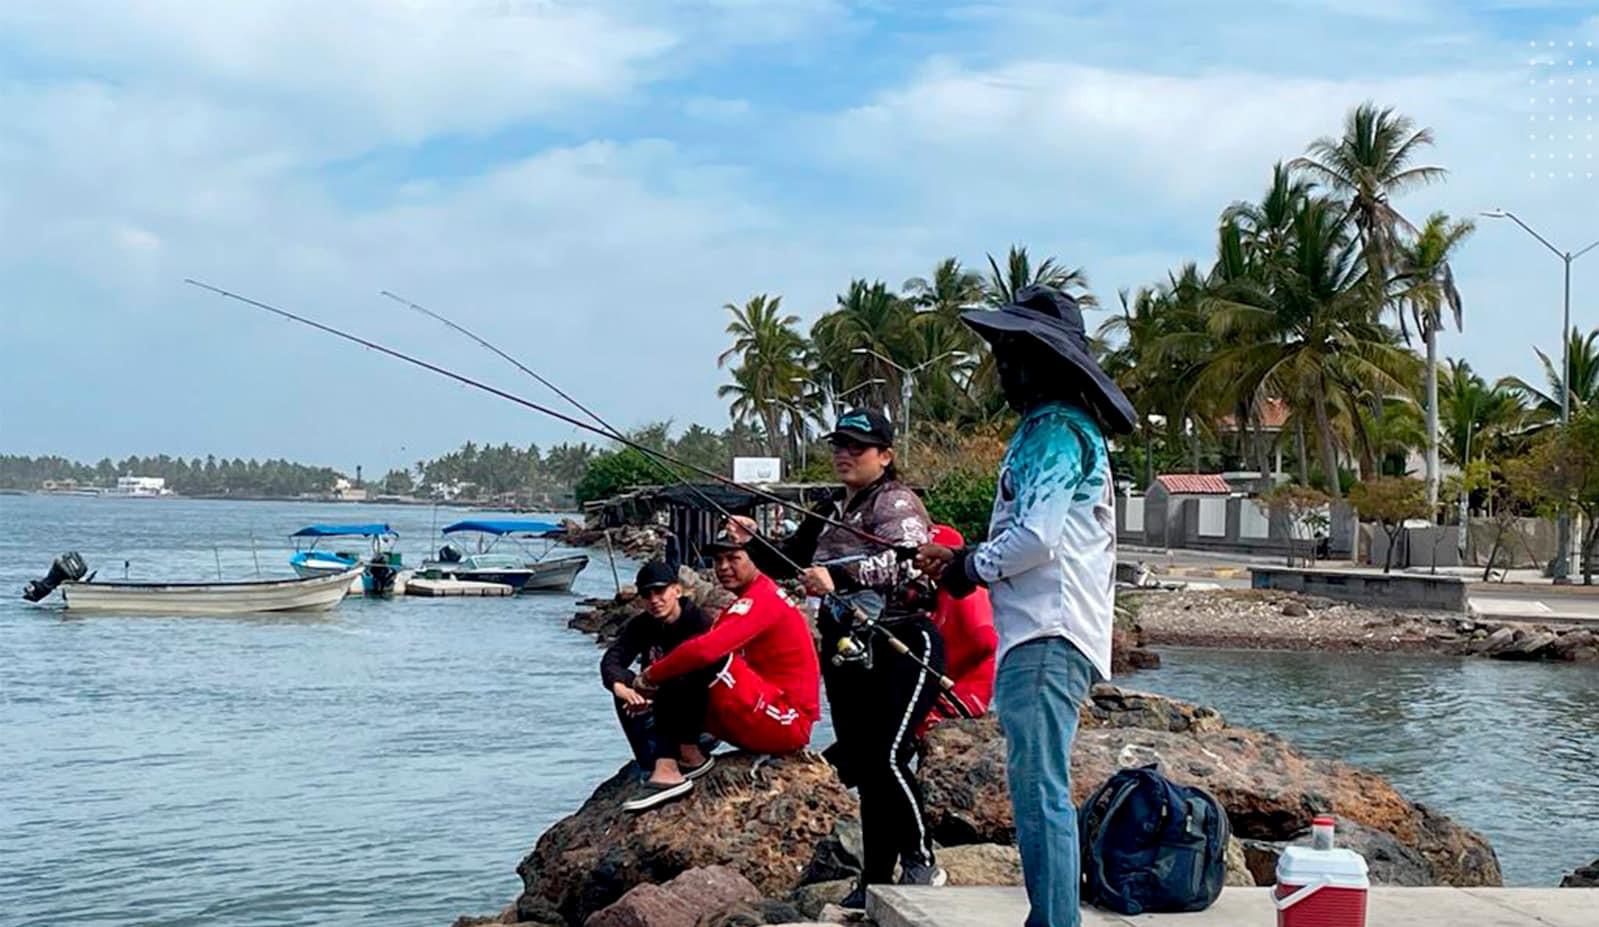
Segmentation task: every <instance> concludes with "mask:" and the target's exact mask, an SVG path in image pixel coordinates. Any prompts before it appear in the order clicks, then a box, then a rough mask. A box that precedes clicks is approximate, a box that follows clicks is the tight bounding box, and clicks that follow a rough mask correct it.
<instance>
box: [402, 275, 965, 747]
mask: <svg viewBox="0 0 1599 927" xmlns="http://www.w3.org/2000/svg"><path fill="white" fill-rule="evenodd" d="M382 295H383V296H386V297H388V298H389V299H392V300H394V301H395V302H397V303H400V304H401V305H404V306H407V307H409V308H411V309H414V310H416V311H417V312H420V313H422V314H423V315H425V316H427V317H428V318H430V319H434V320H435V321H437V322H440V323H442V324H443V325H444V326H446V327H447V328H449V329H450V330H451V331H454V332H458V333H459V334H461V335H464V336H465V337H467V338H470V339H471V340H473V341H475V342H477V344H479V345H480V346H482V347H483V348H485V349H486V350H488V351H491V352H493V353H494V354H495V355H496V356H498V357H499V358H501V359H502V360H504V361H506V362H507V363H509V364H511V365H512V366H513V367H515V368H516V369H518V370H520V371H522V372H523V373H525V374H527V375H528V376H530V377H532V378H533V379H534V380H537V381H538V382H539V383H540V384H542V385H543V386H545V387H546V388H548V389H549V390H550V391H551V392H553V393H555V394H556V395H557V396H560V397H561V398H562V399H564V400H566V401H567V402H568V403H570V404H571V405H572V406H573V407H574V408H576V409H578V410H579V411H581V412H582V413H583V414H585V415H587V416H588V417H589V418H591V419H593V420H594V422H595V424H597V425H598V426H600V427H601V428H603V429H605V431H606V432H608V433H609V434H610V435H611V437H612V438H614V439H622V434H621V431H620V429H618V428H616V426H614V425H612V424H610V423H609V422H607V421H606V420H605V419H603V418H601V417H600V415H599V413H598V412H595V411H594V410H593V409H590V408H589V407H588V406H585V405H584V404H583V403H581V402H579V401H578V400H577V399H576V398H575V397H573V396H572V395H571V394H570V393H568V392H566V391H565V390H563V389H561V388H560V387H558V386H556V385H555V384H554V383H551V382H550V381H549V380H547V379H545V378H544V377H543V376H540V375H539V374H538V373H536V372H535V371H534V370H532V369H531V368H530V367H528V366H527V365H526V364H524V363H522V362H521V361H519V360H517V359H516V358H515V357H513V356H511V355H510V354H508V353H506V352H505V351H503V350H501V349H500V348H499V347H498V346H496V345H495V344H493V343H492V342H490V341H489V340H488V339H486V338H484V337H482V336H481V335H478V334H477V333H475V332H473V331H472V330H470V329H468V328H467V327H466V326H464V325H460V324H457V323H456V322H453V321H451V320H450V319H448V318H446V317H445V316H443V315H441V314H439V313H437V312H434V311H433V310H431V309H429V308H427V307H426V306H423V305H421V304H420V303H416V302H413V301H412V300H409V299H406V298H404V297H402V296H400V295H398V294H396V293H394V292H392V291H390V290H383V291H382ZM642 450H644V451H645V456H646V459H648V460H649V461H650V462H651V463H652V464H654V465H655V467H656V468H657V469H658V470H660V471H661V472H662V473H665V474H666V475H667V477H668V478H670V479H672V480H674V481H675V482H677V483H678V484H680V485H682V486H683V487H684V488H685V489H688V490H689V491H690V492H692V493H694V494H695V495H696V496H698V497H699V498H700V499H701V501H703V502H704V503H705V504H706V505H707V506H709V507H710V508H711V509H712V510H713V511H715V512H716V513H717V514H719V515H721V516H722V517H723V518H725V519H728V520H730V521H731V520H732V519H733V517H734V516H733V513H732V512H730V511H728V510H727V508H726V507H725V506H723V505H722V504H721V503H719V502H717V501H716V500H715V499H713V498H711V497H710V495H708V494H707V493H705V492H704V491H703V490H701V489H700V488H699V487H698V486H696V485H694V484H693V483H691V482H689V481H688V480H687V479H685V478H684V477H683V475H682V474H681V473H679V472H677V471H676V470H673V469H672V468H671V467H669V466H667V463H678V461H675V460H673V458H671V457H670V456H668V455H666V454H663V453H660V452H658V451H655V450H654V449H652V448H647V447H644V448H642ZM734 485H738V484H734ZM741 488H748V487H741ZM751 491H752V492H753V491H755V490H753V489H751ZM771 498H774V499H775V498H777V497H775V496H774V497H771ZM807 514H815V513H810V512H807ZM817 517H822V516H819V515H818V516H817ZM824 520H826V519H824ZM845 527H850V526H845ZM855 533H856V534H858V535H860V536H861V537H862V538H864V539H866V540H870V541H877V539H876V538H875V537H874V536H873V535H870V534H868V533H867V532H865V531H861V530H856V532H855ZM750 536H751V539H753V540H758V541H760V542H761V543H762V544H764V545H765V546H766V547H767V549H769V550H770V551H771V552H772V553H773V554H774V555H776V556H777V557H778V558H779V559H781V560H782V561H783V562H784V563H785V564H787V565H788V566H789V567H790V568H791V569H793V570H794V572H795V573H796V574H799V573H803V572H804V567H802V566H800V564H799V563H798V561H796V560H795V559H794V558H792V557H790V556H789V555H788V554H787V553H785V552H784V551H783V549H782V548H781V547H779V546H778V545H776V544H774V543H772V542H771V541H770V540H768V539H766V538H764V537H761V536H760V535H759V534H756V533H755V532H753V531H751V532H750ZM878 542H879V543H881V542H880V541H878ZM884 546H888V547H892V545H887V544H885V545H884ZM864 559H866V557H865V555H855V556H853V557H845V558H841V559H840V560H836V561H831V562H829V563H828V564H818V565H826V566H833V565H839V566H841V565H843V564H844V563H845V562H849V561H859V560H864ZM830 598H831V599H832V601H834V602H836V603H837V604H839V605H841V606H843V607H844V608H846V609H848V610H849V611H850V612H851V613H852V615H853V616H854V618H855V622H856V626H857V627H858V628H860V629H861V630H863V631H866V632H868V633H874V632H875V633H879V634H881V635H882V636H883V639H884V640H885V641H887V643H888V645H889V648H890V649H892V650H894V651H896V652H897V653H899V654H901V655H903V656H904V657H906V658H907V659H909V660H910V661H911V662H912V663H915V664H916V665H917V666H918V667H920V668H921V670H922V671H923V672H925V673H927V674H928V675H930V676H932V677H933V678H934V679H935V680H937V682H938V685H939V687H940V688H942V689H943V690H944V691H945V692H946V693H948V695H949V697H950V701H951V702H953V703H954V705H955V707H956V710H957V711H958V712H959V713H960V714H962V715H963V716H965V717H968V718H970V717H974V715H972V713H971V710H970V708H968V707H967V705H966V703H965V702H964V701H962V700H961V698H960V696H959V695H957V694H956V693H955V683H954V680H952V679H950V678H949V677H948V676H945V675H944V674H943V673H941V672H939V671H938V670H937V669H935V668H934V667H933V666H932V664H930V663H928V662H927V661H926V660H924V659H923V658H922V657H920V656H918V655H917V654H916V653H915V652H914V651H912V650H911V649H910V647H909V646H907V645H906V644H905V642H904V641H902V640H900V639H899V637H898V636H896V635H895V634H894V633H893V632H891V631H889V630H887V629H886V628H883V627H882V626H881V625H880V624H879V621H878V619H876V618H874V617H872V616H871V615H868V614H867V613H866V610H865V609H864V608H862V607H861V606H860V605H859V604H857V603H854V602H850V601H847V600H845V599H843V598H841V597H839V596H837V595H834V596H831V597H830ZM864 658H865V648H863V647H862V646H861V645H860V644H859V643H858V642H857V641H855V640H854V637H853V636H852V635H848V636H845V637H844V638H843V639H841V640H840V641H839V653H837V654H835V655H834V656H833V658H832V659H833V662H834V664H835V665H839V664H842V663H844V662H848V661H851V660H861V659H864Z"/></svg>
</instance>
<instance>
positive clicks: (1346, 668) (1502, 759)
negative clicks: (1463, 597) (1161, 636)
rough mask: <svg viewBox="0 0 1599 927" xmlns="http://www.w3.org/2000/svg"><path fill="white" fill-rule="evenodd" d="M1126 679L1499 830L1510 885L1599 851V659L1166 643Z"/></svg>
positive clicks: (1554, 874) (1545, 879) (1542, 878)
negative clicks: (1151, 665)
mask: <svg viewBox="0 0 1599 927" xmlns="http://www.w3.org/2000/svg"><path fill="white" fill-rule="evenodd" d="M1161 654H1162V657H1163V658H1164V665H1163V666H1162V667H1161V668H1160V669H1158V670H1154V671H1151V672H1147V673H1140V674H1138V675H1137V676H1134V677H1129V678H1128V679H1127V680H1126V682H1127V684H1128V685H1131V686H1133V687H1136V688H1143V689H1151V690H1154V691H1158V692H1163V693H1166V694H1169V695H1173V696H1177V697H1179V698H1183V699H1187V700H1190V701H1196V702H1201V703H1204V704H1207V705H1214V706H1216V707H1217V708H1219V709H1221V711H1222V713H1223V714H1224V715H1225V716H1226V717H1227V718H1228V720H1229V721H1231V722H1233V723H1235V724H1242V725H1246V726H1249V727H1258V728H1263V729H1265V730H1269V731H1275V732H1277V733H1279V734H1282V735H1284V736H1285V737H1288V738H1289V739H1291V740H1292V741H1294V743H1295V744H1296V745H1297V746H1299V747H1300V748H1301V749H1303V750H1305V751H1306V752H1308V753H1311V754H1315V755H1320V756H1327V757H1334V758H1338V759H1343V760H1346V761H1348V762H1351V763H1354V764H1356V765H1359V766H1364V767H1366V768H1368V769H1371V770H1373V771H1375V772H1377V773H1380V774H1381V775H1383V776H1384V777H1386V778H1387V779H1388V780H1389V781H1391V782H1392V783H1393V784H1394V786H1395V787H1397V788H1398V789H1399V790H1400V791H1401V792H1402V793H1404V794H1405V795H1406V796H1407V797H1409V798H1411V799H1413V800H1416V801H1421V802H1425V803H1427V804H1429V805H1431V806H1433V807H1435V808H1438V809H1439V810H1442V811H1443V812H1445V813H1447V814H1449V815H1450V816H1451V817H1454V818H1455V819H1456V820H1458V821H1460V822H1461V823H1463V824H1466V825H1467V826H1470V827H1473V828H1476V829H1478V830H1480V831H1482V832H1483V833H1485V834H1486V835H1487V836H1488V838H1489V839H1490V840H1491V841H1492V842H1493V845H1494V849H1495V850H1496V851H1497V852H1498V854H1499V859H1500V863H1501V866H1502V867H1503V869H1504V874H1505V881H1506V883H1507V884H1511V885H1553V884H1555V883H1557V882H1558V881H1559V878H1560V876H1561V874H1562V873H1563V872H1566V871H1569V870H1571V869H1572V868H1574V867H1575V866H1577V865H1579V864H1582V863H1585V862H1587V861H1589V860H1591V859H1592V858H1593V857H1594V855H1595V854H1596V853H1599V844H1595V842H1594V834H1595V832H1596V829H1599V777H1596V776H1595V774H1594V773H1595V770H1599V667H1594V666H1591V665H1590V666H1567V665H1551V664H1524V663H1501V662H1495V661H1490V660H1469V659H1455V658H1430V657H1420V658H1418V657H1409V656H1387V655H1365V654H1335V655H1323V654H1305V653H1263V652H1249V653H1243V652H1218V651H1204V650H1189V649H1182V648H1164V649H1162V651H1161Z"/></svg>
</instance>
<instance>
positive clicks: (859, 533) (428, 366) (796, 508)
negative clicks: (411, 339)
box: [183, 277, 914, 556]
mask: <svg viewBox="0 0 1599 927" xmlns="http://www.w3.org/2000/svg"><path fill="white" fill-rule="evenodd" d="M183 282H184V283H187V284H189V285H190V286H194V287H198V288H200V289H202V290H207V291H209V292H212V293H215V294H217V295H218V296H221V297H223V298H226V299H231V300H235V301H237V302H241V303H244V304H245V305H247V306H253V307H255V308H257V309H260V310H262V311H264V312H270V313H272V314H273V315H276V316H279V317H281V318H285V319H288V320H289V321H291V322H298V323H300V324H301V325H306V326H309V327H311V328H314V329H316V330H318V331H321V332H326V333H327V334H330V335H333V336H335V337H337V338H343V339H344V340H345V341H349V342H353V343H355V344H358V345H360V346H362V347H364V348H369V349H371V350H373V351H377V352H378V353H380V354H387V355H388V356H390V357H392V358H394V359H396V360H399V361H404V362H405V363H407V364H411V365H412V366H415V367H421V368H422V369H423V370H427V371H430V372H432V373H436V374H438V375H439V376H441V377H446V378H448V379H451V380H454V381H456V382H457V383H460V384H463V385H465V386H470V387H472V388H474V389H479V390H482V391H483V392H485V393H489V394H490V395H493V396H498V397H499V398H501V399H504V400H506V401H508V402H514V403H516V404H517V405H519V406H523V407H524V408H528V409H532V410H533V411H535V412H540V413H543V414H544V415H547V416H549V417H550V418H553V419H555V420H556V421H558V422H562V423H565V424H567V425H571V426H572V427H574V428H579V429H582V430H583V431H587V432H589V433H591V434H596V435H599V436H600V437H602V438H606V439H608V440H611V441H615V442H617V443H618V444H621V445H622V446H624V447H627V448H631V449H632V450H635V451H638V452H639V453H641V454H644V455H645V456H646V457H654V458H659V459H660V460H663V461H665V462H667V463H670V464H671V465H673V466H675V467H681V468H683V469H684V470H689V471H692V472H694V473H698V474H700V475H702V476H705V477H707V478H709V479H712V480H715V481H716V482H718V483H721V484H722V485H724V486H728V487H730V488H732V489H737V490H739V491H741V492H746V493H749V494H750V495H752V496H755V497H756V498H758V499H763V500H765V501H767V502H771V503H773V504H774V505H779V506H782V507H783V508H785V509H788V510H790V511H792V512H796V513H798V514H801V515H806V516H810V517H813V518H816V519H818V520H820V521H821V522H822V523H823V524H825V525H828V526H830V527H834V528H839V529H842V530H844V531H848V532H849V533H851V534H853V535H855V536H856V537H859V538H860V539H861V540H863V541H868V542H870V543H872V544H876V545H878V546H880V547H883V548H886V549H888V550H893V551H895V552H896V553H899V554H901V555H904V556H909V555H911V554H913V553H914V551H913V550H911V549H910V548H908V547H903V546H900V545H896V544H894V543H893V542H892V541H889V540H886V539H884V538H880V537H878V536H877V535H875V534H872V533H870V532H868V531H864V530H862V529H860V528H858V527H856V526H854V525H851V524H848V523H846V522H843V521H840V520H838V519H835V518H829V517H828V516H826V515H823V514H821V513H819V512H813V511H811V510H810V509H807V508H806V507H805V506H803V505H801V504H800V503H797V502H792V501H790V500H788V499H784V498H783V497H782V496H778V495H775V494H773V493H769V492H766V491H765V490H762V489H757V488H756V487H754V486H748V485H746V484H744V483H740V482H738V481H737V480H734V479H730V478H728V477H725V476H723V475H721V474H720V473H717V472H716V471H715V470H711V469H708V468H706V467H701V466H699V465H698V464H692V463H689V462H687V461H684V460H678V459H677V458H675V457H672V456H670V455H667V454H663V453H661V452H660V451H657V450H655V449H654V448H651V447H649V446H648V445H645V444H642V443H640V442H638V441H635V440H633V439H632V438H629V437H628V436H627V435H625V434H622V433H621V432H619V431H617V430H616V429H614V428H609V427H603V426H598V425H591V424H589V423H588V422H585V421H582V420H581V419H576V418H573V417H572V416H570V415H567V414H565V413H563V412H558V411H556V410H555V409H552V408H550V407H549V406H546V405H541V404H540V403H537V402H534V401H532V400H531V399H524V398H523V397H521V396H518V395H516V394H515V393H510V392H507V391H505V390H503V389H500V388H498V387H495V386H490V385H489V384H487V383H484V382H483V381H481V380H474V379H473V378H471V377H469V376H466V375H464V374H460V373H456V372H455V371H453V370H449V369H446V368H444V367H440V366H439V365H438V364H434V363H430V362H429V361H425V360H422V359H421V358H419V357H414V356H412V355H410V354H406V353H405V352H403V351H398V350H395V349H394V348H391V347H388V346H386V345H383V344H379V343H378V342H376V341H372V340H369V339H367V338H363V337H361V336H360V335H353V334H351V333H349V332H347V331H344V330H342V329H338V328H334V327H333V326H331V325H327V324H325V323H322V322H318V321H316V320H315V319H311V318H307V317H305V316H303V315H297V314H295V313H293V312H290V311H289V310H287V309H281V308H279V307H277V306H273V305H271V304H269V303H264V302H262V301H260V300H258V299H252V298H250V297H248V296H244V295H242V294H239V293H235V292H232V291H230V290H224V289H222V288H221V287H217V286H212V285H211V284H209V283H206V282H204V281H201V280H195V279H194V278H192V277H185V278H184V280H183ZM432 315H433V316H434V318H438V316H437V314H436V313H435V314H432ZM452 327H453V328H455V329H456V330H457V331H462V332H464V331H465V329H462V328H460V327H459V326H453V325H452ZM471 337H473V338H476V337H477V336H475V335H474V336H471ZM479 343H480V344H485V345H486V343H485V342H483V341H481V339H479ZM495 350H496V353H500V355H501V356H502V357H506V355H505V354H504V353H503V352H499V351H498V349H495ZM507 359H509V358H507ZM518 366H521V365H518ZM523 369H526V368H523ZM529 373H531V371H529ZM535 376H536V375H535ZM538 379H539V381H540V382H542V383H546V385H548V381H545V380H544V379H543V378H542V377H539V378H538ZM551 389H555V388H554V387H553V386H552V387H551ZM556 392H557V393H560V395H562V396H564V397H565V398H567V399H568V400H569V401H571V397H570V396H567V395H566V394H565V393H564V392H561V391H560V390H556ZM573 404H574V405H576V402H575V401H573ZM579 408H583V407H582V406H579ZM584 411H588V410H587V409H585V410H584ZM589 415H591V416H592V415H593V413H592V412H589ZM676 478H677V479H678V480H680V481H681V480H682V479H683V478H682V476H681V475H676Z"/></svg>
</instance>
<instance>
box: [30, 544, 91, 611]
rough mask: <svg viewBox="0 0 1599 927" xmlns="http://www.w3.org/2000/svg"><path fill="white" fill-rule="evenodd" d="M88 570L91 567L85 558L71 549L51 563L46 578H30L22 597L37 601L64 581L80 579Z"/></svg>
mask: <svg viewBox="0 0 1599 927" xmlns="http://www.w3.org/2000/svg"><path fill="white" fill-rule="evenodd" d="M88 572H89V567H88V565H87V564H85V563H84V562H83V558H82V557H80V556H78V552H77V551H75V550H69V551H67V552H66V553H64V554H62V555H61V556H59V557H57V558H56V559H55V562H53V563H51V564H50V572H49V573H47V574H45V577H44V579H30V580H28V584H27V585H26V586H23V587H22V597H23V598H24V599H27V600H28V601H29V602H37V601H39V600H40V599H43V598H44V597H45V596H47V595H49V594H50V593H52V592H54V591H55V589H56V587H57V586H59V585H61V584H62V583H64V582H68V581H75V580H80V579H82V578H83V576H84V574H85V573H88Z"/></svg>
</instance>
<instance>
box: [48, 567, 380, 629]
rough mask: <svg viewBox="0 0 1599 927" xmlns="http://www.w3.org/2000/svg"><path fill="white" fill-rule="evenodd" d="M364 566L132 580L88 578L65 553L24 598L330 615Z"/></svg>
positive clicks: (181, 610) (152, 609) (109, 608)
mask: <svg viewBox="0 0 1599 927" xmlns="http://www.w3.org/2000/svg"><path fill="white" fill-rule="evenodd" d="M362 569H363V568H362V567H359V566H357V567H352V568H350V569H348V570H346V571H344V572H342V573H331V574H328V575H326V576H310V577H296V578H293V579H257V580H246V581H241V582H231V583H230V582H192V583H180V582H131V581H128V580H96V579H95V578H94V575H93V574H89V575H88V577H87V578H85V577H84V574H85V573H86V572H87V571H86V569H85V568H84V563H83V558H82V557H79V556H78V555H77V554H75V553H73V554H64V555H62V556H61V557H58V558H57V559H56V562H55V563H54V564H52V565H51V568H50V575H49V576H47V577H46V578H45V579H42V580H34V581H33V582H30V583H28V585H27V587H26V588H25V589H24V591H23V594H22V595H23V598H25V599H27V600H28V601H30V602H37V601H39V600H40V599H43V598H44V597H45V596H48V595H49V594H50V593H51V591H53V590H56V589H59V590H60V592H61V598H62V601H63V602H65V603H66V607H67V610H68V611H75V612H91V611H92V612H116V613H120V614H141V615H235V614H242V613H247V612H286V611H325V610H327V609H330V608H333V607H334V606H336V605H338V604H339V603H340V602H341V601H343V600H344V596H345V594H346V593H348V592H349V591H350V584H351V583H353V582H355V580H356V579H357V578H358V577H359V576H360V575H361V571H362Z"/></svg>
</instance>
